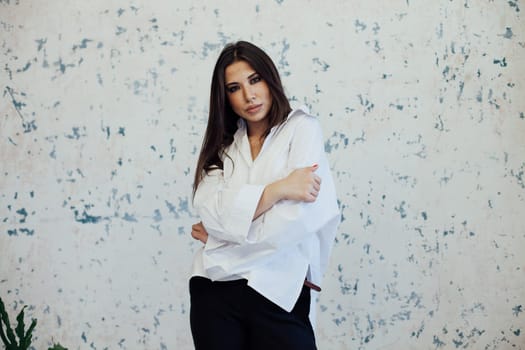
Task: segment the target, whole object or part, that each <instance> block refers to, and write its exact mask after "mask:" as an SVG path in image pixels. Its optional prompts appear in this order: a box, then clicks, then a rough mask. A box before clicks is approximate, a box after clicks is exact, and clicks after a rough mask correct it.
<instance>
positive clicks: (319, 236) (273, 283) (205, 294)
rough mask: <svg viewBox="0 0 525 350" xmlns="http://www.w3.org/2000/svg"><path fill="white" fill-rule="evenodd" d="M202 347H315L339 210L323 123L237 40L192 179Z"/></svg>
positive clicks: (215, 86)
mask: <svg viewBox="0 0 525 350" xmlns="http://www.w3.org/2000/svg"><path fill="white" fill-rule="evenodd" d="M193 191H194V207H195V209H196V211H197V213H198V214H199V216H200V219H201V221H200V222H198V223H196V224H194V225H193V226H192V236H193V238H195V239H197V240H200V241H201V242H202V243H204V245H203V247H202V249H200V250H199V251H198V252H197V253H196V255H195V258H194V263H193V273H192V278H191V279H190V296H191V310H190V322H191V330H192V335H193V340H194V344H195V348H196V349H197V350H211V349H217V350H236V349H239V350H240V349H255V350H257V349H272V348H273V349H289V350H293V349H301V350H305V349H316V345H315V337H314V331H313V327H312V323H313V320H314V314H313V312H314V311H315V304H314V303H313V301H314V299H315V297H312V295H311V292H312V290H315V291H320V288H319V287H318V286H319V285H320V284H321V278H322V274H323V271H324V269H325V267H326V264H327V261H328V257H329V253H330V250H331V247H332V244H333V240H334V236H335V233H336V229H337V225H338V224H339V220H340V215H339V209H338V206H337V199H336V193H335V188H334V184H333V180H332V176H331V174H330V167H329V164H328V161H327V158H326V155H325V153H324V143H323V136H322V131H321V128H320V124H319V121H318V120H317V119H316V118H315V117H313V116H311V115H310V114H309V113H308V110H307V109H306V108H304V107H301V108H298V109H294V110H292V108H291V107H290V104H289V102H288V99H287V98H286V96H285V94H284V89H283V86H282V84H281V79H280V77H279V74H278V72H277V69H276V67H275V65H274V63H273V62H272V60H271V59H270V58H269V57H268V55H267V54H266V53H265V52H264V51H263V50H261V49H260V48H258V47H257V46H255V45H253V44H251V43H248V42H244V41H240V42H237V43H235V44H229V45H227V46H226V47H225V48H224V49H223V51H222V52H221V54H220V55H219V58H218V60H217V63H216V65H215V69H214V71H213V76H212V82H211V96H210V108H209V118H208V125H207V128H206V132H205V135H204V140H203V143H202V148H201V151H200V155H199V159H198V162H197V167H196V171H195V181H194V187H193Z"/></svg>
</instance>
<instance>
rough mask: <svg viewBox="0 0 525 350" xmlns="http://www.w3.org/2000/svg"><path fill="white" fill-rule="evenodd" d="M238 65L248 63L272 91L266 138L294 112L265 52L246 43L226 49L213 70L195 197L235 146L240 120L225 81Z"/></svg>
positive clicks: (239, 42)
mask: <svg viewBox="0 0 525 350" xmlns="http://www.w3.org/2000/svg"><path fill="white" fill-rule="evenodd" d="M237 61H245V62H247V63H248V64H249V65H250V66H251V67H252V68H253V69H254V70H255V71H256V72H257V73H258V74H259V76H260V77H261V78H262V79H263V80H264V81H265V82H266V84H267V85H268V88H269V89H270V94H271V95H272V106H271V108H270V110H269V111H268V116H267V118H268V128H267V129H266V131H265V133H264V134H263V137H265V136H267V135H268V133H269V132H270V130H271V128H272V127H274V126H276V125H279V124H281V123H282V122H283V121H284V120H285V119H286V116H287V115H288V114H289V113H290V111H291V110H292V109H291V108H290V103H289V102H288V99H287V98H286V95H285V94H284V89H283V85H282V83H281V78H280V77H279V73H278V72H277V68H276V67H275V64H274V63H273V61H272V60H271V58H270V57H269V56H268V55H267V54H266V53H265V52H264V51H263V50H261V49H260V48H258V47H257V46H255V45H253V44H251V43H249V42H246V41H238V42H236V43H232V44H228V45H226V46H225V47H224V49H223V50H222V52H221V54H220V55H219V58H218V59H217V63H216V64H215V68H214V70H213V76H212V80H211V94H210V109H209V115H208V126H207V127H206V132H205V134H204V139H203V141H202V147H201V151H200V154H199V160H198V161H197V167H196V169H195V180H194V182H193V195H195V191H196V190H197V187H198V186H199V183H200V182H201V180H202V178H203V177H204V173H205V172H208V171H210V170H212V169H223V162H222V159H223V156H224V155H225V154H223V153H224V150H225V149H226V147H228V146H229V145H231V144H232V142H233V135H234V134H235V132H236V131H237V121H238V120H239V118H240V117H239V116H238V115H237V114H236V113H235V112H234V111H233V109H232V107H231V106H230V102H229V101H228V98H227V96H226V86H225V78H224V72H225V70H226V67H228V66H229V65H230V64H232V63H234V62H237ZM226 156H227V155H226Z"/></svg>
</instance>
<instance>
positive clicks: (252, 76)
mask: <svg viewBox="0 0 525 350" xmlns="http://www.w3.org/2000/svg"><path fill="white" fill-rule="evenodd" d="M257 75H259V73H257V72H253V73H252V74H250V75H248V78H246V80H250V79H252V78H254V77H256V76H257ZM234 84H238V83H237V82H236V81H231V82H229V83H226V84H225V85H226V86H230V85H234Z"/></svg>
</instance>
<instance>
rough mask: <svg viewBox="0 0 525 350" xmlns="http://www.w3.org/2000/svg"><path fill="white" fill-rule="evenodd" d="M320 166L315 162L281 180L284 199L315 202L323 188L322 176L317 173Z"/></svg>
mask: <svg viewBox="0 0 525 350" xmlns="http://www.w3.org/2000/svg"><path fill="white" fill-rule="evenodd" d="M318 167H319V166H318V165H317V164H314V165H312V166H309V167H306V168H299V169H296V170H294V171H292V172H291V173H290V174H289V175H288V176H287V177H285V178H284V179H282V180H281V185H282V190H283V197H284V199H290V200H296V201H301V202H314V201H315V200H316V199H317V196H318V195H319V190H320V189H321V178H320V177H319V176H317V175H316V174H315V171H316V170H317V168H318Z"/></svg>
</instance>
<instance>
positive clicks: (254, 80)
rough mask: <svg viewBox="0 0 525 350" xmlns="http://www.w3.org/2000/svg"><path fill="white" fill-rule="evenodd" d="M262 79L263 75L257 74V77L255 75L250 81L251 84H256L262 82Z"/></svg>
mask: <svg viewBox="0 0 525 350" xmlns="http://www.w3.org/2000/svg"><path fill="white" fill-rule="evenodd" d="M261 80H262V79H261V77H259V76H257V77H253V78H252V79H251V80H250V83H251V84H255V83H258V82H260V81H261Z"/></svg>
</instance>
